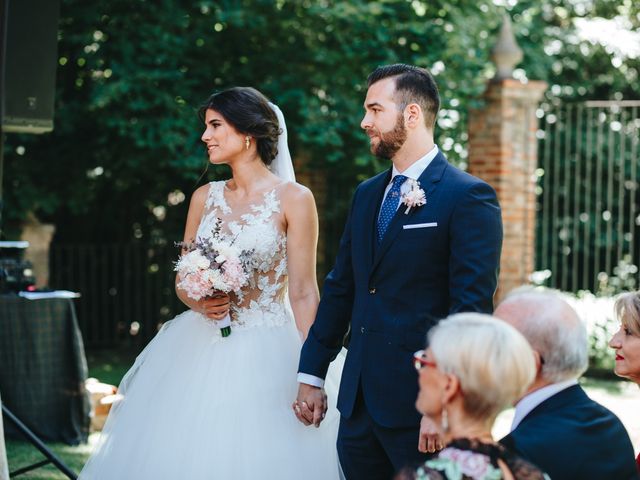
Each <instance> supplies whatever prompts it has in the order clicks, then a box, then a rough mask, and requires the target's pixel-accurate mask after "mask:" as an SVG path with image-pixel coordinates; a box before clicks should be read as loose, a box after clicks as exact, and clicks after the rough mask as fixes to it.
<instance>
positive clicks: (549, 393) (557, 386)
mask: <svg viewBox="0 0 640 480" xmlns="http://www.w3.org/2000/svg"><path fill="white" fill-rule="evenodd" d="M577 384H578V381H577V380H576V379H571V380H565V381H564V382H558V383H552V384H551V385H547V386H546V387H542V388H539V389H538V390H535V391H533V392H531V393H530V394H529V395H526V396H525V397H523V398H522V400H520V401H519V402H518V403H517V404H516V412H515V414H514V416H513V422H512V423H511V431H512V432H513V431H514V430H515V429H516V427H517V426H518V425H520V422H522V420H524V417H526V416H527V415H529V413H531V411H532V410H533V409H534V408H536V407H537V406H538V405H540V404H541V403H542V402H544V401H545V400H548V399H549V398H551V397H553V396H554V395H555V394H557V393H560V392H561V391H562V390H565V389H567V388H569V387H572V386H573V385H577Z"/></svg>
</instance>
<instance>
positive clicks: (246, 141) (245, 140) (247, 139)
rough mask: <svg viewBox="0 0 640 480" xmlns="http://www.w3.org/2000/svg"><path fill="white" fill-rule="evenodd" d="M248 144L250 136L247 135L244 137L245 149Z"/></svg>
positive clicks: (247, 147)
mask: <svg viewBox="0 0 640 480" xmlns="http://www.w3.org/2000/svg"><path fill="white" fill-rule="evenodd" d="M249 145H251V137H250V136H249V135H247V136H246V137H244V146H245V148H246V149H247V150H249Z"/></svg>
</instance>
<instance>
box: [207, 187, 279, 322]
mask: <svg viewBox="0 0 640 480" xmlns="http://www.w3.org/2000/svg"><path fill="white" fill-rule="evenodd" d="M278 189H279V186H276V187H275V188H273V189H271V190H269V191H267V192H265V193H264V194H263V196H262V202H260V203H252V204H248V205H241V206H237V207H235V208H234V209H233V210H232V209H231V208H230V207H229V205H228V204H227V201H226V199H225V190H226V186H225V182H223V181H220V182H211V183H210V184H209V194H208V196H207V200H206V203H205V208H204V212H203V214H202V219H201V220H200V225H199V226H198V232H197V236H198V238H201V239H203V238H208V237H210V236H211V235H212V231H213V229H214V228H215V225H216V222H217V221H220V222H221V223H220V226H221V231H220V234H221V235H222V236H223V237H226V239H227V240H228V241H232V242H233V243H234V244H235V245H236V246H237V247H238V248H239V249H241V250H251V251H252V252H253V253H252V258H251V262H250V263H251V271H250V279H249V283H248V285H247V286H246V287H244V288H243V289H242V290H241V291H240V292H236V293H233V294H231V295H230V296H231V318H232V321H233V322H234V325H235V326H234V328H237V327H243V326H252V325H253V326H256V325H259V324H268V325H279V324H282V323H284V322H286V321H288V320H289V318H290V316H289V315H287V314H286V309H285V303H286V300H285V298H286V292H287V255H286V250H287V237H286V235H285V232H284V230H283V225H284V218H283V213H282V212H281V210H280V200H279V198H278V193H277V192H278Z"/></svg>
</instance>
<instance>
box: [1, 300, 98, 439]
mask: <svg viewBox="0 0 640 480" xmlns="http://www.w3.org/2000/svg"><path fill="white" fill-rule="evenodd" d="M86 379H87V361H86V358H85V354H84V345H83V343H82V335H81V334H80V330H79V328H78V322H77V319H76V314H75V309H74V306H73V303H72V300H70V299H64V298H48V299H39V300H28V299H25V298H20V297H18V296H17V295H15V294H10V295H0V392H1V393H2V401H3V402H4V404H5V406H6V407H7V408H9V410H11V411H12V412H13V413H14V414H15V415H16V416H17V417H18V418H20V420H22V421H23V422H24V423H25V424H26V425H27V426H28V427H29V428H30V429H31V430H33V432H34V433H35V434H36V435H38V436H39V437H40V438H41V439H43V440H46V441H56V442H57V441H61V442H65V443H67V444H69V445H77V444H78V443H81V442H86V440H87V436H88V432H89V413H90V405H89V396H88V394H87V392H86V389H85V387H84V382H85V380H86ZM4 427H5V434H6V435H7V436H11V437H15V438H21V437H20V434H19V433H18V432H17V430H16V429H15V428H14V427H13V425H10V424H9V422H5V425H4Z"/></svg>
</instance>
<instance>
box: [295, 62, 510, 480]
mask: <svg viewBox="0 0 640 480" xmlns="http://www.w3.org/2000/svg"><path fill="white" fill-rule="evenodd" d="M439 104H440V99H439V95H438V89H437V86H436V83H435V81H434V79H433V77H432V76H431V74H430V73H429V72H428V71H427V70H425V69H422V68H418V67H414V66H410V65H403V64H396V65H388V66H383V67H378V68H377V69H376V70H374V71H373V73H371V75H369V78H368V91H367V97H366V99H365V102H364V108H365V116H364V118H363V119H362V123H361V127H362V128H363V129H364V130H365V132H366V133H367V135H369V139H370V142H371V152H372V153H373V154H375V155H376V156H378V157H382V158H385V159H389V160H391V162H392V167H391V168H390V169H389V170H387V171H385V172H383V173H381V174H379V175H377V176H375V177H373V178H371V179H369V180H367V181H365V182H363V183H362V184H360V185H359V186H358V188H357V189H356V191H355V193H354V196H353V201H352V204H351V211H350V213H349V217H348V219H347V223H346V226H345V230H344V233H343V235H342V239H341V241H340V248H339V252H338V255H337V258H336V262H335V266H334V268H333V270H332V271H331V272H330V273H329V275H328V276H327V278H326V280H325V283H324V289H323V295H322V299H321V300H320V305H319V307H318V312H317V315H316V320H315V322H314V324H313V326H312V327H311V330H310V331H309V336H308V338H307V340H306V341H305V343H304V346H303V347H302V352H301V357H300V365H299V374H298V380H299V382H300V387H299V390H298V397H297V399H296V401H295V402H294V411H295V412H296V416H297V417H298V419H299V420H300V421H302V422H303V423H305V424H307V425H309V424H315V425H316V426H317V425H319V423H320V422H321V421H322V418H323V417H324V411H325V409H326V397H325V395H324V390H323V388H322V387H323V379H324V377H325V375H326V373H327V368H328V366H329V363H330V362H331V361H332V360H333V359H334V358H335V356H336V354H337V353H338V351H339V350H340V348H341V345H342V340H343V337H344V335H345V333H346V332H347V330H348V329H349V327H350V328H351V340H350V343H349V351H348V354H347V358H346V360H345V365H344V370H343V373H342V380H341V385H340V393H339V396H338V409H339V410H340V414H341V418H340V428H339V431H338V443H337V446H338V454H339V456H340V463H341V465H342V468H343V470H344V473H345V475H346V477H347V479H348V480H356V479H367V480H372V479H389V478H391V477H392V476H393V473H394V471H397V470H398V469H399V468H401V467H403V466H404V465H407V464H412V463H416V462H419V461H424V460H425V459H426V456H425V454H424V453H423V452H427V450H429V451H434V450H435V437H433V436H430V437H429V440H428V442H427V433H428V430H429V429H430V428H431V430H432V425H430V424H429V421H428V420H427V419H423V420H422V422H421V418H420V416H419V414H418V413H417V412H416V409H415V406H414V403H415V400H416V396H417V393H418V384H417V376H416V372H415V370H414V368H413V362H412V355H413V353H414V352H415V351H416V350H419V349H421V348H424V345H425V342H426V334H427V332H428V331H429V329H430V328H431V327H432V326H434V325H435V324H436V323H437V322H438V321H439V320H440V319H442V318H444V317H446V316H447V315H449V314H451V313H455V312H461V311H476V312H486V313H491V312H492V310H493V302H492V299H493V294H494V291H495V289H496V282H497V276H498V265H499V260H500V248H501V244H502V223H501V218H500V207H499V206H498V202H497V199H496V195H495V192H494V190H493V189H492V188H491V187H490V186H489V185H487V184H486V183H485V182H483V181H481V180H479V179H477V178H475V177H473V176H471V175H469V174H467V173H464V172H462V171H460V170H458V169H457V168H455V167H454V166H452V165H450V164H449V163H448V162H447V159H446V158H445V157H444V155H443V154H442V153H441V152H440V150H439V149H438V147H437V146H436V145H435V144H434V140H433V131H434V128H435V122H436V117H437V113H438V108H439ZM423 194H424V195H423ZM421 200H426V203H424V204H421V203H422V201H421ZM421 423H422V428H421ZM429 433H430V432H429ZM419 442H420V449H419Z"/></svg>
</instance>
